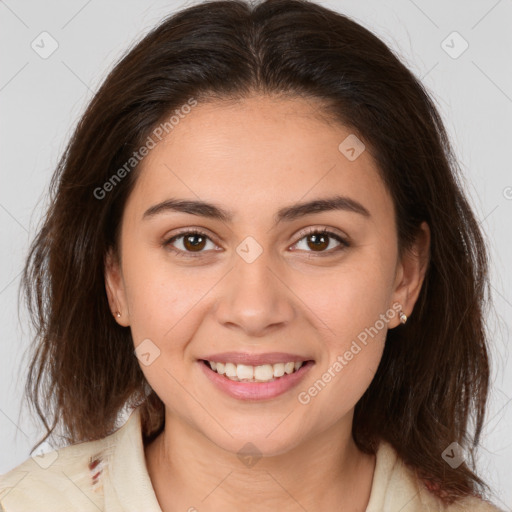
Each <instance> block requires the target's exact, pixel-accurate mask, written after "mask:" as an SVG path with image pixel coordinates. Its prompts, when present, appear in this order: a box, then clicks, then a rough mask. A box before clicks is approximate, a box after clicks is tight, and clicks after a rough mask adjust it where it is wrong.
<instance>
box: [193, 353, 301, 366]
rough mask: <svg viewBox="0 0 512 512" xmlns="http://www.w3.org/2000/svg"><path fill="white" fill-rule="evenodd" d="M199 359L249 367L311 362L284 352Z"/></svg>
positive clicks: (223, 354) (213, 356)
mask: <svg viewBox="0 0 512 512" xmlns="http://www.w3.org/2000/svg"><path fill="white" fill-rule="evenodd" d="M201 359H204V360H206V361H215V362H217V363H233V364H246V365H249V366H260V365H264V364H276V363H289V362H292V361H293V362H299V361H310V360H311V358H309V357H304V356H301V355H298V354H289V353H286V352H267V353H264V354H250V353H248V352H222V353H221V354H212V355H209V356H205V357H203V358H201Z"/></svg>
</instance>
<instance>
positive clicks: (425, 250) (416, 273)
mask: <svg viewBox="0 0 512 512" xmlns="http://www.w3.org/2000/svg"><path fill="white" fill-rule="evenodd" d="M429 261H430V228H429V225H428V224H427V223H426V222H422V224H421V225H420V227H419V229H418V233H417V235H416V239H415V241H414V243H413V245H412V246H411V247H410V248H408V249H406V250H405V251H404V254H403V256H402V258H401V260H400V261H399V263H398V266H397V271H396V279H395V284H394V291H393V301H392V302H393V303H396V302H398V303H399V304H400V307H401V309H402V311H403V312H404V313H405V314H406V315H407V316H409V315H411V313H412V310H413V308H414V304H415V303H416V300H417V299H418V296H419V294H420V291H421V287H422V285H423V281H424V279H425V274H426V272H427V268H428V264H429ZM399 323H400V320H399V318H398V315H397V317H396V319H395V320H393V322H390V326H389V327H390V328H393V327H396V326H397V325H399Z"/></svg>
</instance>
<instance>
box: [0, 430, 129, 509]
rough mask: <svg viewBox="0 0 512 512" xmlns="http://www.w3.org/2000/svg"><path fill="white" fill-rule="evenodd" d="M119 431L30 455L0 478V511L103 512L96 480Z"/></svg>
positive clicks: (102, 499) (99, 479) (100, 485)
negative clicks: (40, 453) (93, 439)
mask: <svg viewBox="0 0 512 512" xmlns="http://www.w3.org/2000/svg"><path fill="white" fill-rule="evenodd" d="M122 430H123V428H122V427H121V428H120V429H118V430H116V432H114V433H113V434H111V435H109V436H107V437H105V438H103V439H100V440H97V441H87V442H83V443H77V444H74V445H70V446H66V447H63V448H60V449H57V450H53V451H50V452H47V453H45V454H42V455H33V456H32V457H29V458H28V459H27V460H25V461H24V462H23V463H21V464H20V465H19V466H16V467H15V468H14V469H12V470H10V471H9V472H7V473H5V474H3V475H0V512H21V511H23V512H25V511H29V510H30V511H35V510H37V511H38V512H50V511H51V512H59V511H66V512H73V511H80V512H89V511H94V512H97V511H98V510H103V509H104V504H103V501H104V498H103V489H102V478H100V477H101V476H102V473H103V471H104V469H105V465H106V461H108V460H109V458H110V455H111V452H112V451H113V448H114V446H115V444H116V441H117V438H118V436H119V435H120V433H121V431H122Z"/></svg>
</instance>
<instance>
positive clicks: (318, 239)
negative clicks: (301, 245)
mask: <svg viewBox="0 0 512 512" xmlns="http://www.w3.org/2000/svg"><path fill="white" fill-rule="evenodd" d="M310 238H311V240H312V243H313V246H312V247H311V248H312V249H325V248H326V247H327V246H328V245H329V243H328V242H327V243H326V239H327V238H328V237H327V236H325V235H310Z"/></svg>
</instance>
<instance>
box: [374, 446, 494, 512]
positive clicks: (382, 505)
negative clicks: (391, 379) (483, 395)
mask: <svg viewBox="0 0 512 512" xmlns="http://www.w3.org/2000/svg"><path fill="white" fill-rule="evenodd" d="M396 510H403V512H434V511H436V512H466V511H467V512H470V511H471V512H503V511H502V510H500V509H499V508H497V507H496V506H495V505H493V504H491V503H489V502H488V501H485V500H483V499H481V498H478V497H472V496H468V497H466V498H463V499H459V500H457V501H456V502H454V503H452V504H450V505H447V504H444V503H443V502H442V501H441V499H440V498H438V497H437V496H436V495H435V494H433V493H432V492H430V491H429V490H428V489H427V487H426V486H425V485H424V484H423V483H422V482H421V481H420V480H419V479H418V478H417V477H416V474H415V472H414V471H413V470H412V469H411V468H409V467H408V466H407V465H406V464H405V463H404V462H403V461H402V460H401V459H400V458H399V457H398V455H397V453H396V451H395V450H394V448H393V447H392V446H391V445H390V444H389V443H387V442H385V441H382V442H381V443H380V445H379V449H378V451H377V462H376V467H375V473H374V481H373V484H372V493H371V496H370V502H369V504H368V508H367V510H366V512H393V511H396Z"/></svg>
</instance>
